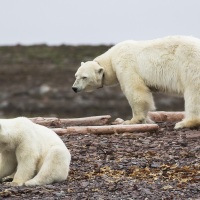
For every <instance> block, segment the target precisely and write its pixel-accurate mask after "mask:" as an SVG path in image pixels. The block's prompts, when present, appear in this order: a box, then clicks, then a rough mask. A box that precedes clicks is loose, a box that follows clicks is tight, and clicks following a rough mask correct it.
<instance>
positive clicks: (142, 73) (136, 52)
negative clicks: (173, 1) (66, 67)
mask: <svg viewBox="0 0 200 200" xmlns="http://www.w3.org/2000/svg"><path fill="white" fill-rule="evenodd" d="M75 77H76V80H75V83H74V85H73V86H72V89H73V90H74V91H75V92H80V91H86V92H90V91H93V90H95V89H97V88H100V87H103V86H104V85H105V86H111V85H115V84H117V83H119V84H120V86H121V89H122V91H123V93H124V94H125V96H126V98H127V99H128V102H129V104H130V106H131V108H132V113H133V118H132V119H131V120H128V121H125V124H137V123H148V122H149V121H150V120H149V119H148V117H147V113H148V111H150V110H153V109H154V101H153V97H152V93H151V91H154V90H155V91H161V92H166V93H174V94H178V95H183V96H184V99H185V119H183V121H181V122H178V123H177V124H176V125H175V129H178V128H184V127H194V126H198V125H200V40H199V39H197V38H193V37H187V36H169V37H165V38H161V39H155V40H149V41H124V42H121V43H119V44H117V45H115V46H114V47H112V48H110V49H109V50H108V51H107V52H105V53H104V54H102V55H100V56H98V57H97V58H95V59H94V60H93V61H88V62H86V63H82V65H81V67H80V68H79V69H78V71H77V72H76V74H75Z"/></svg>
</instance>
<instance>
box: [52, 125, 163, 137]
mask: <svg viewBox="0 0 200 200" xmlns="http://www.w3.org/2000/svg"><path fill="white" fill-rule="evenodd" d="M158 128H159V127H158V125H157V124H134V125H105V126H72V127H67V128H52V130H53V131H54V132H56V133H57V134H58V135H64V134H71V133H81V134H88V133H92V134H113V133H125V132H129V133H133V132H151V131H157V130H158Z"/></svg>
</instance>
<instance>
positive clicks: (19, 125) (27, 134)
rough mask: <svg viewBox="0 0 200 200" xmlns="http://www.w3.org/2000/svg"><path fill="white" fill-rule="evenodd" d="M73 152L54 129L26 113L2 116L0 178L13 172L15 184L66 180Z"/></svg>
mask: <svg viewBox="0 0 200 200" xmlns="http://www.w3.org/2000/svg"><path fill="white" fill-rule="evenodd" d="M70 160H71V155H70V152H69V150H68V149H67V147H66V146H65V144H64V143H63V141H62V140H61V139H60V138H59V136H57V135H56V133H54V132H53V131H52V130H51V129H49V128H46V127H44V126H41V125H38V124H35V123H33V122H32V121H30V120H29V119H27V118H25V117H18V118H14V119H0V179H2V178H4V177H6V176H9V175H11V174H14V178H13V181H12V182H11V183H8V184H10V185H12V186H22V185H26V186H35V185H44V184H50V183H53V182H60V181H64V180H66V178H67V176H68V172H69V165H70Z"/></svg>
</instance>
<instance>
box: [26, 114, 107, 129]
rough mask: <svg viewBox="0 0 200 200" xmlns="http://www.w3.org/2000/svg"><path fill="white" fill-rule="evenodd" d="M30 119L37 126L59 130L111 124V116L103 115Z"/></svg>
mask: <svg viewBox="0 0 200 200" xmlns="http://www.w3.org/2000/svg"><path fill="white" fill-rule="evenodd" d="M30 119H31V120H32V121H33V122H34V123H36V124H40V125H43V126H48V127H57V128H58V127H66V126H102V125H106V124H108V123H109V120H110V119H111V116H110V115H102V116H92V117H83V118H69V119H59V118H56V117H54V118H44V117H35V118H30Z"/></svg>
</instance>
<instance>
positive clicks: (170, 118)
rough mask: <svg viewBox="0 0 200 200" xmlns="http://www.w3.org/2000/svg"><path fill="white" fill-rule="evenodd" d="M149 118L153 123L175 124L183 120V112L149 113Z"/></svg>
mask: <svg viewBox="0 0 200 200" xmlns="http://www.w3.org/2000/svg"><path fill="white" fill-rule="evenodd" d="M148 115H149V117H150V118H151V119H152V120H153V121H155V122H177V121H181V120H182V119H183V118H184V116H185V115H184V112H164V111H158V112H149V114H148Z"/></svg>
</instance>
